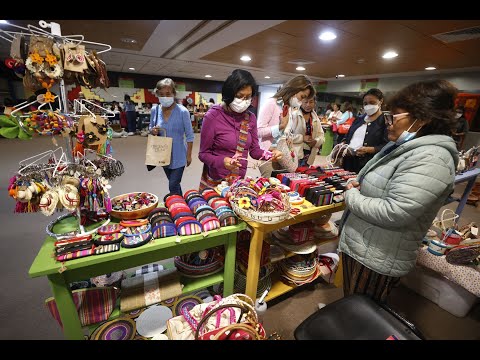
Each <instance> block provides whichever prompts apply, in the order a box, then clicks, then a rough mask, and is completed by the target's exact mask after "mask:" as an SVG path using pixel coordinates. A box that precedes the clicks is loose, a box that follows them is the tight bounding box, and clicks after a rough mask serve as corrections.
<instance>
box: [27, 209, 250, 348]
mask: <svg viewBox="0 0 480 360" xmlns="http://www.w3.org/2000/svg"><path fill="white" fill-rule="evenodd" d="M75 224H76V220H75V219H74V218H73V217H71V218H67V219H64V220H63V221H62V222H61V223H60V224H58V225H56V226H55V227H54V228H53V232H54V233H57V234H58V233H63V232H66V231H68V230H71V229H72V227H73V228H75ZM245 228H246V224H245V223H244V222H240V223H239V224H238V225H234V226H227V227H223V228H220V229H217V230H212V231H209V232H207V233H206V236H205V237H204V236H203V235H202V234H199V235H190V236H179V237H178V238H179V239H180V242H176V240H177V237H176V236H171V237H167V238H162V239H155V240H152V241H150V242H149V243H148V244H146V245H143V246H140V247H138V248H133V249H125V248H121V249H120V250H119V251H116V252H113V253H107V254H102V255H92V256H87V257H84V258H80V259H76V260H69V261H66V262H65V263H64V265H65V266H66V269H65V270H64V271H63V272H60V271H61V267H62V263H60V262H58V261H56V260H55V259H54V258H53V253H54V245H53V244H54V242H55V239H54V238H52V237H50V236H48V237H47V238H46V240H45V242H44V243H43V245H42V247H41V248H40V251H39V253H38V254H37V256H36V258H35V260H34V261H33V264H32V266H31V267H30V270H29V271H28V275H29V276H30V277H39V276H47V277H48V281H49V282H50V286H51V288H52V292H53V296H54V298H55V301H56V303H57V307H58V311H59V313H60V317H61V319H62V323H63V332H64V334H65V337H66V338H67V339H82V340H83V339H84V335H83V331H82V326H81V324H80V319H79V318H78V313H77V310H76V308H75V304H74V302H73V297H72V292H71V290H70V286H69V284H70V283H71V282H73V281H79V280H84V279H88V278H91V277H94V276H98V275H103V274H108V273H111V272H114V271H119V270H124V269H129V268H132V267H136V266H140V265H144V264H148V263H152V262H155V261H159V260H163V259H169V258H172V257H174V256H178V255H182V254H186V253H191V252H195V251H199V250H203V249H208V248H211V247H215V246H219V245H225V266H224V272H223V276H222V274H218V273H217V274H213V275H211V276H206V277H202V278H198V279H192V280H190V281H188V282H187V283H186V286H185V287H184V288H183V292H191V291H195V290H197V289H203V288H205V287H207V286H211V285H213V284H215V283H219V282H222V281H223V285H224V287H223V294H224V296H228V295H230V294H232V293H233V280H234V275H235V251H236V249H235V247H236V241H237V232H238V231H240V230H243V229H245ZM88 229H89V228H88V227H87V230H88Z"/></svg>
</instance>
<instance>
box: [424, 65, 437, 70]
mask: <svg viewBox="0 0 480 360" xmlns="http://www.w3.org/2000/svg"><path fill="white" fill-rule="evenodd" d="M425 70H437V68H436V67H434V66H429V67H426V68H425Z"/></svg>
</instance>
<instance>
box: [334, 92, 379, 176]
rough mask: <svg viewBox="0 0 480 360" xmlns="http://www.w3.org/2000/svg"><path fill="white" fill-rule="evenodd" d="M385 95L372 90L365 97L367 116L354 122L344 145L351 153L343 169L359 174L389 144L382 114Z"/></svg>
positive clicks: (360, 117) (364, 105)
mask: <svg viewBox="0 0 480 360" xmlns="http://www.w3.org/2000/svg"><path fill="white" fill-rule="evenodd" d="M382 104H383V93H382V92H381V91H380V90H379V89H374V88H373V89H370V90H368V91H367V92H366V93H365V94H364V95H363V108H364V110H365V114H364V115H363V116H359V117H358V118H357V119H355V121H354V122H353V124H352V126H350V129H349V130H348V133H347V135H346V137H345V139H344V140H343V143H345V144H348V146H349V151H348V152H347V156H346V157H345V158H344V162H343V168H344V169H345V170H349V171H354V172H356V173H358V172H359V171H360V170H361V169H362V168H363V167H364V166H365V164H366V163H367V162H368V161H369V160H370V159H371V158H373V156H374V155H375V154H376V153H378V152H379V151H380V150H382V148H383V147H384V146H385V145H386V144H387V143H388V138H387V126H386V125H385V118H384V117H383V112H382Z"/></svg>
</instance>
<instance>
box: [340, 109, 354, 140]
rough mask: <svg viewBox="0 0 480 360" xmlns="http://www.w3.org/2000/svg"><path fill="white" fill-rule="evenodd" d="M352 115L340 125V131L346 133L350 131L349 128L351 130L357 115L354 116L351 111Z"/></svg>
mask: <svg viewBox="0 0 480 360" xmlns="http://www.w3.org/2000/svg"><path fill="white" fill-rule="evenodd" d="M350 114H351V115H352V116H350V117H349V118H348V119H347V121H345V122H344V123H343V124H340V125H338V133H339V134H342V135H345V134H347V133H348V130H350V126H352V124H353V122H354V121H355V116H353V114H352V113H350Z"/></svg>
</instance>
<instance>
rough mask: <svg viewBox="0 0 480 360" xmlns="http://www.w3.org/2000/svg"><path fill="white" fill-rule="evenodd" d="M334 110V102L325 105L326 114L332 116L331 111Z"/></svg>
mask: <svg viewBox="0 0 480 360" xmlns="http://www.w3.org/2000/svg"><path fill="white" fill-rule="evenodd" d="M331 112H332V104H330V103H328V104H327V106H326V107H325V116H326V117H327V119H328V117H329V116H330V113H331Z"/></svg>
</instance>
